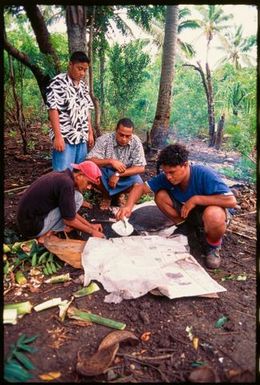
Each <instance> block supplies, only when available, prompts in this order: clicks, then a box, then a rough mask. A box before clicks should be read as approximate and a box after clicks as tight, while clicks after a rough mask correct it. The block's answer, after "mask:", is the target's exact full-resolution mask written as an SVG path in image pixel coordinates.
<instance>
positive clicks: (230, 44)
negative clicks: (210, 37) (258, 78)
mask: <svg viewBox="0 0 260 385" xmlns="http://www.w3.org/2000/svg"><path fill="white" fill-rule="evenodd" d="M219 38H220V41H221V43H222V46H221V47H217V48H218V49H221V50H224V51H225V55H224V56H223V57H222V58H221V59H219V62H218V64H222V63H225V62H230V63H231V64H232V65H233V66H234V67H235V69H240V68H241V67H242V64H245V65H246V66H248V67H252V66H254V65H255V63H254V61H255V60H254V58H253V57H252V56H250V53H249V52H250V51H251V50H252V48H253V47H254V46H255V45H256V36H255V35H251V36H248V37H243V29H242V25H239V26H237V27H235V30H234V31H229V32H227V33H226V34H225V35H224V36H219Z"/></svg>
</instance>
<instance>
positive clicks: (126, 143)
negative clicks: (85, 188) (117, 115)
mask: <svg viewBox="0 0 260 385" xmlns="http://www.w3.org/2000/svg"><path fill="white" fill-rule="evenodd" d="M133 130H134V124H133V122H132V121H131V120H130V119H127V118H123V119H120V120H119V121H118V123H117V125H116V130H115V132H112V133H108V134H104V135H102V136H100V137H99V138H97V140H96V143H95V146H94V148H93V149H92V150H91V151H90V152H89V153H88V156H87V158H88V159H89V160H91V161H92V162H94V163H96V165H97V166H99V167H100V168H101V172H102V176H101V183H100V185H99V186H98V188H99V190H100V191H101V192H102V194H103V201H102V203H101V206H100V208H101V209H104V210H105V209H108V208H109V206H110V203H111V198H112V197H113V196H115V195H117V194H120V193H123V192H129V191H130V190H131V189H132V187H133V186H135V185H137V184H142V183H143V181H142V178H141V177H140V175H139V174H141V173H143V172H144V170H145V165H146V160H145V155H144V150H143V145H142V142H141V140H140V139H139V138H138V136H137V135H134V134H133ZM96 187H97V186H96Z"/></svg>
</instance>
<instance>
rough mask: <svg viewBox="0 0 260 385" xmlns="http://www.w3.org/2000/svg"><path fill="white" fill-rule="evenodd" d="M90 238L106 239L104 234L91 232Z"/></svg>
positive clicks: (95, 231)
mask: <svg viewBox="0 0 260 385" xmlns="http://www.w3.org/2000/svg"><path fill="white" fill-rule="evenodd" d="M91 236H92V237H97V238H106V237H105V234H103V233H101V231H97V230H93V231H92V233H91Z"/></svg>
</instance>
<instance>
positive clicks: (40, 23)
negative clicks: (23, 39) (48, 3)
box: [24, 4, 61, 73]
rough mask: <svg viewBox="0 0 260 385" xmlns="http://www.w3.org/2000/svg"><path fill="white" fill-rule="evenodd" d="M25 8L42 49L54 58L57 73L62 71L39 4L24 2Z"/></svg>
mask: <svg viewBox="0 0 260 385" xmlns="http://www.w3.org/2000/svg"><path fill="white" fill-rule="evenodd" d="M24 9H25V12H26V15H27V17H28V19H29V20H30V23H31V26H32V29H33V31H34V34H35V37H36V40H37V43H38V46H39V48H40V51H41V52H42V53H43V54H45V55H50V58H51V59H52V60H53V64H54V68H55V71H56V73H58V72H60V71H61V68H60V62H59V58H58V56H57V54H56V51H55V50H54V48H53V46H52V43H51V39H50V34H49V31H48V29H47V27H46V24H45V21H44V18H43V16H42V14H41V12H40V10H39V8H38V6H37V5H35V4H29V5H26V4H24Z"/></svg>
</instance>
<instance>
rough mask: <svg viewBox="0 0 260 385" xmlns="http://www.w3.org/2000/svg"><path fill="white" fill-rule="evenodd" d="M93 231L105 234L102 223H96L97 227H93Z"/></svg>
mask: <svg viewBox="0 0 260 385" xmlns="http://www.w3.org/2000/svg"><path fill="white" fill-rule="evenodd" d="M91 227H92V229H93V230H95V231H100V232H103V227H102V225H101V224H100V223H96V224H95V225H91Z"/></svg>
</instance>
